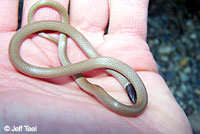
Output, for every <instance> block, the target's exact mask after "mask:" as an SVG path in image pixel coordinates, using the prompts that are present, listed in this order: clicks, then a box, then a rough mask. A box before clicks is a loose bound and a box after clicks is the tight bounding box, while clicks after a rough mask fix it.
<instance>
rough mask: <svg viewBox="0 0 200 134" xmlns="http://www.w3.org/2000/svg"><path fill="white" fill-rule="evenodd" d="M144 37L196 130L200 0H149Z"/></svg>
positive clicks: (197, 133) (199, 122) (199, 131)
mask: <svg viewBox="0 0 200 134" xmlns="http://www.w3.org/2000/svg"><path fill="white" fill-rule="evenodd" d="M19 3H20V4H19V27H20V24H21V23H20V22H21V12H22V6H23V0H19ZM147 41H148V43H149V46H150V49H151V51H152V53H153V55H154V58H155V59H156V61H157V64H158V67H159V73H160V74H161V75H162V76H163V78H164V79H165V80H166V82H167V84H168V86H169V88H170V90H171V92H172V93H173V95H174V96H175V98H176V100H177V102H178V103H179V105H180V106H181V107H182V109H183V110H184V111H185V113H186V115H187V116H188V118H189V120H190V123H191V125H192V127H193V132H194V134H200V75H199V73H200V71H199V70H200V0H150V2H149V16H148V38H147Z"/></svg>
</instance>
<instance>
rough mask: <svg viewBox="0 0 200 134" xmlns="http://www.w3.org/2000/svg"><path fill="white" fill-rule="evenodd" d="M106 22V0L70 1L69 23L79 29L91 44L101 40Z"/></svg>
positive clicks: (99, 42)
mask: <svg viewBox="0 0 200 134" xmlns="http://www.w3.org/2000/svg"><path fill="white" fill-rule="evenodd" d="M107 23H108V2H107V0H73V1H71V4H70V24H71V25H73V26H74V27H76V28H77V29H78V30H80V31H81V32H82V33H83V34H84V35H85V36H86V37H87V39H89V41H90V42H91V44H92V45H93V46H94V45H95V46H98V45H100V44H101V43H102V42H103V35H104V30H105V28H106V25H107Z"/></svg>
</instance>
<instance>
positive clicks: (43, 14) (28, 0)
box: [22, 0, 69, 25]
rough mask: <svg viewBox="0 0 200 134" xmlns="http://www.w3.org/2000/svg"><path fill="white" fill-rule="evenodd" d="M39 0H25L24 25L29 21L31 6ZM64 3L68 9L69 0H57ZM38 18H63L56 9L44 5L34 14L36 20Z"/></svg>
mask: <svg viewBox="0 0 200 134" xmlns="http://www.w3.org/2000/svg"><path fill="white" fill-rule="evenodd" d="M37 1H38V0H25V1H24V8H23V18H22V25H25V24H27V23H28V20H27V15H28V11H29V9H30V8H31V6H32V5H33V4H34V3H36V2H37ZM55 1H57V2H59V3H60V4H62V5H63V6H64V7H65V8H66V10H67V9H68V4H69V0H55ZM38 20H61V16H60V14H59V12H58V11H57V10H56V9H53V8H49V7H42V8H40V9H38V10H37V11H36V13H35V16H34V21H38Z"/></svg>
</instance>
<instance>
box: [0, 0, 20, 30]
mask: <svg viewBox="0 0 200 134" xmlns="http://www.w3.org/2000/svg"><path fill="white" fill-rule="evenodd" d="M18 4H19V1H17V0H0V25H1V27H0V32H8V31H13V30H16V29H17V25H18V23H17V20H18Z"/></svg>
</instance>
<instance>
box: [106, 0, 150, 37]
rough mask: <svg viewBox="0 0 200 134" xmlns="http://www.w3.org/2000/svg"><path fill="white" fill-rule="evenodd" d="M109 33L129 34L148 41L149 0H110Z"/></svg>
mask: <svg viewBox="0 0 200 134" xmlns="http://www.w3.org/2000/svg"><path fill="white" fill-rule="evenodd" d="M109 5H110V22H109V31H108V33H111V34H112V33H128V34H131V35H134V36H139V37H141V38H142V39H146V33H147V11H148V9H147V8H148V0H110V3H109Z"/></svg>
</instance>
